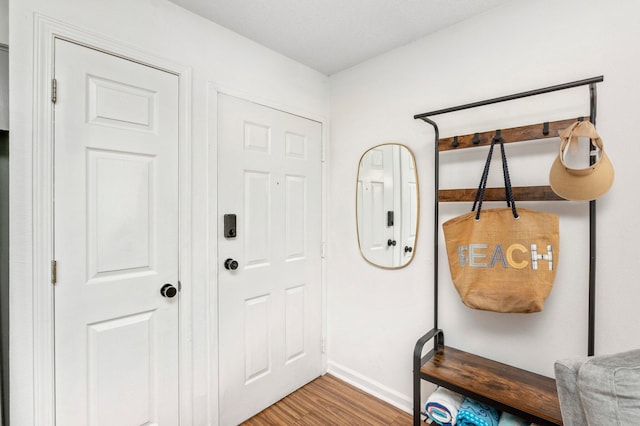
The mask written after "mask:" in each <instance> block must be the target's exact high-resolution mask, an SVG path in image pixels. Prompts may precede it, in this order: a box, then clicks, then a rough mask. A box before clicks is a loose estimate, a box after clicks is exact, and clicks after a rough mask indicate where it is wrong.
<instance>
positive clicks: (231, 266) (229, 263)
mask: <svg viewBox="0 0 640 426" xmlns="http://www.w3.org/2000/svg"><path fill="white" fill-rule="evenodd" d="M224 268H225V269H226V270H228V271H235V270H236V269H238V261H237V260H233V259H227V260H225V261H224Z"/></svg>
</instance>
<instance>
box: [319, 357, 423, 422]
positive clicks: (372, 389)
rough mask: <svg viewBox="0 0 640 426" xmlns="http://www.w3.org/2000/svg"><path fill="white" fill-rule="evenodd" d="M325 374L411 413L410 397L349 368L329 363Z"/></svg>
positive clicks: (411, 401)
mask: <svg viewBox="0 0 640 426" xmlns="http://www.w3.org/2000/svg"><path fill="white" fill-rule="evenodd" d="M327 373H329V374H331V375H333V376H336V377H337V378H338V379H340V380H343V381H345V382H347V383H349V384H351V385H353V386H355V387H357V388H358V389H360V390H362V391H364V392H366V393H368V394H370V395H373V396H375V397H376V398H378V399H381V400H383V401H385V402H388V403H389V404H391V405H393V406H394V407H397V408H399V409H401V410H402V411H405V412H407V413H409V414H412V413H413V409H412V407H413V400H412V398H411V397H410V396H407V395H404V394H402V393H400V392H397V391H395V390H393V389H391V388H389V387H387V386H385V385H383V384H382V383H379V382H377V381H375V380H372V379H371V378H369V377H366V376H364V375H362V374H360V373H358V372H356V371H353V370H351V369H350V368H347V367H344V366H342V365H339V364H336V363H335V362H332V361H329V365H328V369H327Z"/></svg>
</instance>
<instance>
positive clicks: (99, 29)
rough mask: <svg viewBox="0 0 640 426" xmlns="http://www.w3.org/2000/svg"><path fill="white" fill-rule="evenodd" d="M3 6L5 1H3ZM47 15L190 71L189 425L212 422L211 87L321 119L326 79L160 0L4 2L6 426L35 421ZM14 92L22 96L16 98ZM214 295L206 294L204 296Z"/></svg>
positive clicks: (213, 212)
mask: <svg viewBox="0 0 640 426" xmlns="http://www.w3.org/2000/svg"><path fill="white" fill-rule="evenodd" d="M4 3H6V0H5V1H4ZM35 14H39V15H44V16H46V17H49V18H53V19H55V20H59V21H61V22H63V23H65V25H69V24H70V25H73V26H76V27H79V28H81V29H83V30H89V31H90V32H92V33H97V34H100V35H103V36H104V37H107V38H109V39H113V40H115V41H117V42H120V43H124V44H125V45H128V46H132V47H133V48H135V49H137V50H141V51H143V52H145V53H148V54H151V55H154V56H157V57H160V58H165V59H169V60H171V61H173V62H176V63H180V64H183V65H184V66H186V67H190V68H191V69H192V89H191V100H192V102H191V105H190V106H191V110H192V116H191V117H190V122H189V125H190V133H191V145H192V161H193V163H192V169H191V173H192V174H191V176H192V179H193V203H192V212H193V214H192V218H191V220H192V227H193V231H192V248H191V249H192V253H193V259H191V262H190V264H191V267H192V282H191V283H184V284H185V285H190V286H191V296H192V308H193V312H192V323H193V330H192V332H191V334H190V335H189V336H188V339H187V340H188V341H192V342H193V347H192V353H193V359H192V363H193V369H194V371H196V372H197V373H196V374H195V376H194V378H193V386H192V393H193V413H192V415H193V417H192V418H193V424H197V425H204V424H215V423H216V418H217V413H216V412H215V411H213V412H208V410H209V408H211V409H212V410H215V405H216V403H217V402H216V400H217V396H216V395H215V392H216V389H217V383H216V381H215V377H214V378H213V380H211V381H210V380H209V379H210V376H209V374H211V375H212V376H213V375H215V374H216V372H215V370H216V368H217V366H216V365H215V364H214V362H215V350H216V348H215V347H213V346H212V347H208V346H207V344H208V342H209V341H210V340H211V343H212V345H213V344H214V343H215V341H213V338H214V337H215V334H214V333H215V330H216V324H215V323H211V324H207V318H208V317H209V316H210V317H211V318H215V316H216V312H215V305H216V303H215V300H212V299H207V295H213V296H210V297H215V294H216V288H215V285H216V280H215V277H216V273H217V265H216V263H217V262H216V259H217V253H216V243H215V237H216V235H217V233H216V232H217V231H216V226H217V211H216V208H217V206H216V200H215V197H214V196H211V195H214V194H215V190H216V189H215V185H216V177H215V176H216V171H215V170H216V157H215V143H216V127H215V119H216V110H215V107H216V88H218V89H220V90H222V91H225V92H227V93H231V94H234V95H236V96H241V97H246V98H249V99H250V100H254V101H257V102H260V103H264V104H267V105H269V106H273V107H276V108H279V109H283V110H287V111H290V112H294V113H296V114H299V115H303V116H308V117H311V118H314V119H317V120H321V121H322V120H325V119H326V117H327V116H328V110H327V105H328V102H327V100H328V79H327V77H326V76H324V75H322V74H320V73H318V72H316V71H313V70H311V69H309V68H307V67H305V66H303V65H300V64H298V63H296V62H294V61H292V60H289V59H287V58H285V57H283V56H281V55H279V54H276V53H274V52H272V51H270V50H268V49H266V48H264V47H262V46H260V45H258V44H256V43H254V42H251V41H249V40H247V39H244V38H242V37H240V36H238V35H237V34H234V33H232V32H230V31H228V30H226V29H224V28H222V27H220V26H217V25H214V24H212V23H210V22H208V21H205V20H203V19H201V18H199V17H196V16H195V15H193V14H191V13H189V12H186V11H184V10H182V9H180V8H178V7H177V6H175V5H173V4H171V3H168V2H167V1H165V0H110V1H105V0H10V19H9V20H10V23H11V29H10V37H11V52H10V54H11V65H10V66H11V83H10V89H11V93H12V95H13V96H12V98H11V105H10V106H11V129H12V134H11V194H12V195H11V218H12V219H11V285H12V295H11V302H12V311H11V315H12V317H11V327H12V341H11V344H12V347H11V351H12V359H11V362H12V365H11V367H12V372H11V373H12V376H11V386H12V389H11V396H12V406H11V415H12V424H16V425H31V424H33V423H34V420H33V419H34V418H33V404H34V400H33V398H34V389H33V356H32V351H33V339H34V336H33V333H32V323H33V315H34V312H33V311H32V294H33V286H34V285H36V284H37V283H34V282H33V276H32V267H33V265H32V261H33V257H32V250H33V247H32V230H33V222H32V213H33V211H32V205H33V204H32V200H33V198H32V197H33V188H32V176H33V169H32V160H33V158H32V156H33V148H32V145H33V144H38V143H39V141H38V140H32V137H31V135H32V118H33V117H32V114H33V113H32V111H33V109H34V106H33V105H32V104H33V98H34V93H33V87H34V84H33V79H34V63H33V58H34V43H35V41H34V39H33V34H34V16H35ZM18 94H19V96H18ZM208 290H210V293H208V292H207V291H208Z"/></svg>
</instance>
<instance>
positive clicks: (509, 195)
mask: <svg viewBox="0 0 640 426" xmlns="http://www.w3.org/2000/svg"><path fill="white" fill-rule="evenodd" d="M496 142H498V143H499V144H500V154H501V158H502V176H503V178H504V190H505V198H506V200H507V207H511V211H512V212H513V218H514V219H518V217H520V216H519V215H518V212H517V210H516V200H515V198H514V196H513V189H512V188H511V177H510V176H509V166H508V164H507V155H506V153H505V150H504V139H502V136H501V135H500V130H496V135H495V136H494V137H493V139H491V146H490V147H489V153H488V154H487V161H485V163H484V170H483V171H482V177H481V178H480V185H478V190H477V191H476V197H475V200H474V201H473V207H472V208H471V211H476V206H477V207H478V210H477V211H476V218H475V219H476V220H480V211H481V210H482V203H483V201H484V194H485V191H486V189H487V180H488V177H489V168H490V167H491V159H492V158H493V148H494V146H495V144H496Z"/></svg>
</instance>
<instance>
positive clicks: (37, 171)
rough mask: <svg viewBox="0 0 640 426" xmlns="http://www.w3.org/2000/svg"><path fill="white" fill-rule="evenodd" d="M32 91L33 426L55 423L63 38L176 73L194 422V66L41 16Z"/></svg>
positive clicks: (188, 410)
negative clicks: (59, 54)
mask: <svg viewBox="0 0 640 426" xmlns="http://www.w3.org/2000/svg"><path fill="white" fill-rule="evenodd" d="M34 19H35V22H34V24H35V25H34V27H35V35H34V44H35V46H34V47H35V54H34V68H33V72H34V92H33V105H34V108H33V114H34V119H33V135H32V150H33V164H32V165H33V173H32V179H33V181H32V191H33V199H32V201H33V217H32V221H33V222H32V223H33V228H32V229H33V236H32V244H33V245H32V247H33V253H32V254H33V263H32V276H33V294H32V298H33V317H32V321H33V323H32V324H17V325H14V326H13V327H12V333H19V334H24V335H26V336H30V335H31V334H32V333H33V353H32V354H33V398H34V399H33V410H34V413H33V419H34V424H37V425H43V426H53V425H55V383H54V365H55V364H54V324H53V321H54V300H53V285H52V284H51V276H50V273H51V270H50V265H51V263H50V262H51V260H52V255H53V225H54V223H53V142H54V141H53V104H52V102H51V92H50V87H51V80H52V77H53V65H54V41H55V39H64V40H67V41H70V42H72V43H76V44H80V45H83V46H85V47H88V48H92V49H95V50H99V51H102V52H105V53H108V54H111V55H115V56H118V57H121V58H124V59H128V60H131V61H134V62H138V63H141V64H143V65H147V66H150V67H153V68H157V69H160V70H162V71H166V72H169V73H171V74H175V75H176V76H178V80H179V82H178V90H179V105H178V125H179V135H178V146H179V147H178V150H179V166H178V167H179V179H180V183H179V197H180V198H179V203H180V207H179V209H180V210H179V221H180V222H179V260H178V262H179V263H178V264H179V279H180V281H181V282H182V283H183V284H187V285H184V286H183V287H182V294H181V297H180V314H179V315H180V316H179V320H180V337H179V394H180V401H179V412H180V424H182V425H190V424H192V418H193V410H192V408H193V407H192V393H191V389H192V386H191V383H192V380H193V371H192V365H191V350H192V349H191V346H190V344H189V339H188V337H189V336H190V335H191V310H192V309H191V291H190V288H191V286H190V285H189V284H190V283H191V281H192V270H191V258H192V240H191V203H192V183H191V176H190V175H191V174H190V172H189V171H190V170H191V127H190V126H189V123H190V122H191V107H190V105H191V73H192V71H191V68H189V67H187V66H184V65H182V64H178V63H176V62H172V61H169V60H166V59H164V58H159V57H157V56H154V55H151V54H149V53H145V52H142V51H140V50H138V49H136V48H135V47H132V46H129V45H126V44H124V43H121V42H118V41H115V40H112V39H108V38H105V37H104V36H101V35H98V34H93V33H90V32H88V31H86V30H84V29H80V28H77V27H73V26H71V25H68V24H65V23H63V22H60V21H56V20H53V19H51V18H48V17H45V16H42V15H35V18H34Z"/></svg>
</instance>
